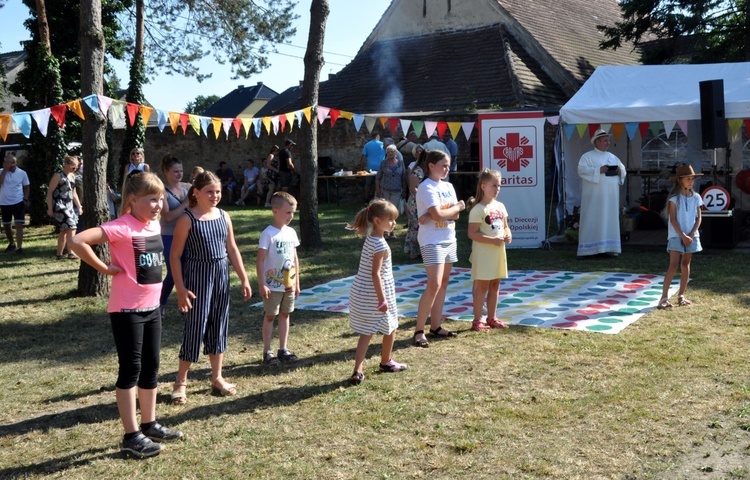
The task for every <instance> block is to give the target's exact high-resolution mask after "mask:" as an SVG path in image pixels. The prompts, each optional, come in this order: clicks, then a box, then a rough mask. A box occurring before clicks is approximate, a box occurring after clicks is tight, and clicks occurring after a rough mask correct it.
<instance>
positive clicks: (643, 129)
mask: <svg viewBox="0 0 750 480" xmlns="http://www.w3.org/2000/svg"><path fill="white" fill-rule="evenodd" d="M650 126H651V124H650V123H649V122H641V123H640V125H638V131H639V132H640V134H641V140H642V139H644V138H646V132H648V129H649V127H650Z"/></svg>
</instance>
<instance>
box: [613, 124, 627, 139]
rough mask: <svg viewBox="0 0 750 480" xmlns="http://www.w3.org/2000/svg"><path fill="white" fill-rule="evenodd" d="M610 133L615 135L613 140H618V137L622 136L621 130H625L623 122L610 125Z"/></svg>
mask: <svg viewBox="0 0 750 480" xmlns="http://www.w3.org/2000/svg"><path fill="white" fill-rule="evenodd" d="M611 129H612V134H614V136H615V142H619V141H620V137H622V132H624V131H625V124H624V123H615V124H614V125H612V127H611Z"/></svg>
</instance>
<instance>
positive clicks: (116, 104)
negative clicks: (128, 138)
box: [108, 100, 125, 128]
mask: <svg viewBox="0 0 750 480" xmlns="http://www.w3.org/2000/svg"><path fill="white" fill-rule="evenodd" d="M108 114H109V118H110V119H111V120H112V127H113V128H125V102H122V101H120V100H113V101H112V105H111V106H110V107H109V110H108Z"/></svg>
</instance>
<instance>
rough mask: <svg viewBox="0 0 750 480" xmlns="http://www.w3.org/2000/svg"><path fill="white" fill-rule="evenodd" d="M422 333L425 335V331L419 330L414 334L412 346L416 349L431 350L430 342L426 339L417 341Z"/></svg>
mask: <svg viewBox="0 0 750 480" xmlns="http://www.w3.org/2000/svg"><path fill="white" fill-rule="evenodd" d="M420 333H424V330H417V331H416V332H414V336H413V337H412V342H411V344H412V345H414V346H415V347H420V348H429V347H430V342H428V341H427V339H426V338H420V339H419V340H417V335H419V334H420Z"/></svg>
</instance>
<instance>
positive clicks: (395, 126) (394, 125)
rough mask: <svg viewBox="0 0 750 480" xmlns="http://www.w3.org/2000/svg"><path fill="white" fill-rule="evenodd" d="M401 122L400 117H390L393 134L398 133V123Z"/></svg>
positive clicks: (389, 123)
mask: <svg viewBox="0 0 750 480" xmlns="http://www.w3.org/2000/svg"><path fill="white" fill-rule="evenodd" d="M399 123H401V122H400V121H399V119H398V118H389V119H388V128H389V129H390V131H391V134H392V135H396V130H397V129H398V124H399Z"/></svg>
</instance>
